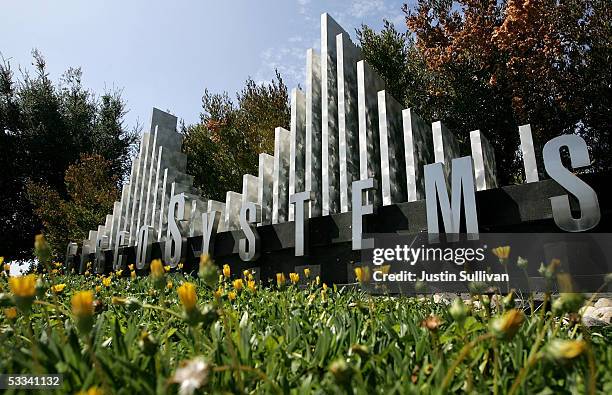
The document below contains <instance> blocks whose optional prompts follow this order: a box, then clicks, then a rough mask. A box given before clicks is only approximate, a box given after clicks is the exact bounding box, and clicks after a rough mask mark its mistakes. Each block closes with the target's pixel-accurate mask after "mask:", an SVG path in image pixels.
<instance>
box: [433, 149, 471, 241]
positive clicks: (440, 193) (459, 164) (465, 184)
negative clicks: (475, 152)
mask: <svg viewBox="0 0 612 395" xmlns="http://www.w3.org/2000/svg"><path fill="white" fill-rule="evenodd" d="M443 166H444V164H443V163H432V164H430V165H426V166H425V203H426V206H427V232H428V233H429V241H430V242H431V243H437V242H439V234H440V228H439V219H438V202H440V204H439V207H440V214H441V215H442V222H443V223H444V231H445V233H449V234H450V235H449V236H448V237H447V239H448V240H449V241H456V240H458V238H459V231H460V221H461V200H462V197H463V206H464V207H465V228H466V231H467V233H468V239H470V240H475V239H478V216H477V214H476V192H475V191H476V190H475V188H474V169H473V165H472V157H471V156H464V157H462V158H457V159H453V161H452V166H453V167H452V171H451V179H452V183H451V193H452V195H451V199H450V201H449V198H448V190H447V182H446V178H445V177H444V167H443Z"/></svg>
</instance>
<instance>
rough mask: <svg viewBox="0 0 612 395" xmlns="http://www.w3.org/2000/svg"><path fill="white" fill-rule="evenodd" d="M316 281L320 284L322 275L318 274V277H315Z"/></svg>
mask: <svg viewBox="0 0 612 395" xmlns="http://www.w3.org/2000/svg"><path fill="white" fill-rule="evenodd" d="M315 283H316V284H317V285H319V284H320V283H321V277H320V276H317V277H316V278H315Z"/></svg>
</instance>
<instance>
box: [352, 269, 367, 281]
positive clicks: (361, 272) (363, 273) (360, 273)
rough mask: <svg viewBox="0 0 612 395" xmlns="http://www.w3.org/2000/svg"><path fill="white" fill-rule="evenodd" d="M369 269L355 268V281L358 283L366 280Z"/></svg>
mask: <svg viewBox="0 0 612 395" xmlns="http://www.w3.org/2000/svg"><path fill="white" fill-rule="evenodd" d="M368 273H369V269H368V268H367V267H356V268H355V279H356V280H357V281H359V282H360V283H363V282H365V281H367V280H368V277H369V276H368Z"/></svg>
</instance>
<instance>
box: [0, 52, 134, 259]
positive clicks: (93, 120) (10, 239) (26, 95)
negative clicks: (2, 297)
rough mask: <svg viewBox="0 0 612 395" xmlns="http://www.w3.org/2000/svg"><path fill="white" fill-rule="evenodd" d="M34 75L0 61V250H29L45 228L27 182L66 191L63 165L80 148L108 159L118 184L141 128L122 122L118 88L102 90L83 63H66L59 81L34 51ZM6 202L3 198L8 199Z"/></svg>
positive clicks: (7, 252)
mask: <svg viewBox="0 0 612 395" xmlns="http://www.w3.org/2000/svg"><path fill="white" fill-rule="evenodd" d="M33 58H34V66H35V67H34V71H35V73H34V74H33V75H30V74H29V73H27V72H24V73H23V74H22V77H21V78H15V76H14V74H13V72H12V69H11V66H10V63H9V62H7V61H2V62H0V143H1V145H0V147H1V149H2V151H3V154H4V155H5V156H4V158H3V160H4V169H5V170H4V171H3V172H1V173H0V190H1V191H2V194H3V196H2V200H3V204H2V205H0V206H1V207H0V235H1V237H0V251H1V252H2V254H4V255H5V256H8V257H11V258H21V257H25V256H29V255H30V254H31V245H32V243H31V240H32V239H33V237H34V234H35V233H38V232H40V231H42V230H43V228H42V224H41V222H40V219H38V218H37V217H36V216H35V214H34V211H33V206H32V204H31V202H30V201H29V200H28V195H27V193H26V185H27V184H28V183H30V182H33V183H36V184H44V185H47V186H49V187H50V188H52V189H53V190H55V191H56V192H57V193H58V194H59V196H60V197H61V198H67V196H68V191H67V190H66V186H65V183H64V176H65V171H66V169H67V168H68V166H70V165H71V164H74V163H75V162H76V161H77V160H78V159H79V158H80V156H81V154H99V155H101V156H102V157H104V158H105V159H107V160H109V161H110V163H111V165H110V166H111V172H112V174H113V175H114V176H116V181H117V183H118V184H119V183H120V182H121V180H122V179H123V178H124V177H125V175H126V172H127V169H128V168H129V154H130V151H131V149H132V147H133V145H134V144H135V143H136V141H137V131H136V130H132V131H129V130H127V129H126V128H125V126H124V124H123V116H124V115H125V106H124V103H123V100H122V99H121V96H120V94H119V92H105V93H104V94H103V95H102V96H101V97H97V96H96V95H94V94H93V93H92V92H90V91H89V90H87V89H85V88H84V87H83V86H82V84H81V76H82V73H81V70H80V69H79V68H71V69H68V70H67V71H66V72H65V73H64V75H63V76H62V78H61V79H60V81H59V83H58V84H54V83H53V82H52V81H51V80H50V78H49V76H48V74H47V71H46V64H45V60H44V58H43V57H42V55H41V54H40V53H39V52H37V51H33ZM4 202H6V203H4Z"/></svg>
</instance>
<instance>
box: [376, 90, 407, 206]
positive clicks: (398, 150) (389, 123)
mask: <svg viewBox="0 0 612 395" xmlns="http://www.w3.org/2000/svg"><path fill="white" fill-rule="evenodd" d="M378 125H379V136H380V173H381V189H382V204H383V205H384V206H388V205H390V204H393V203H402V202H405V201H406V200H407V193H406V162H405V160H406V158H405V156H404V138H403V130H402V106H401V105H400V104H399V103H398V102H397V101H396V100H395V99H394V98H393V97H392V96H391V95H389V93H387V91H380V92H378Z"/></svg>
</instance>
